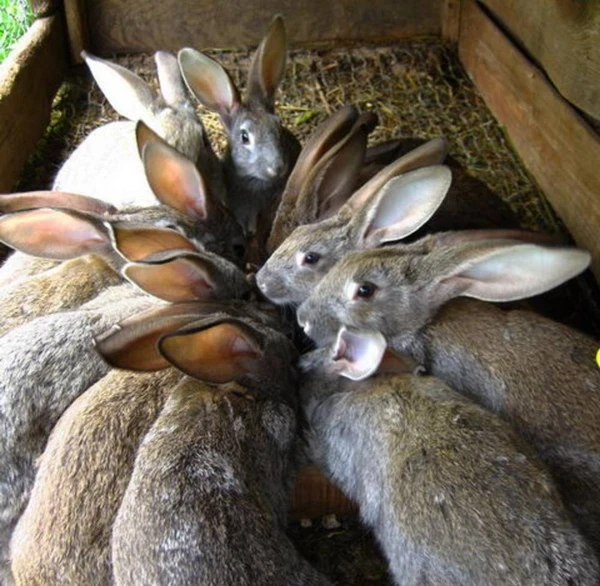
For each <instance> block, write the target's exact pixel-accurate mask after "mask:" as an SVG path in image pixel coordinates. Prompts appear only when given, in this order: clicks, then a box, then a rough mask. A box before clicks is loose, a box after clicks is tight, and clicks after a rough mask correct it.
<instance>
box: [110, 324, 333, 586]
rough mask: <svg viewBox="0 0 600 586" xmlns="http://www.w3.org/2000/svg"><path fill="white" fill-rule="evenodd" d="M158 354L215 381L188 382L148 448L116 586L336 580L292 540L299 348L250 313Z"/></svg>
mask: <svg viewBox="0 0 600 586" xmlns="http://www.w3.org/2000/svg"><path fill="white" fill-rule="evenodd" d="M158 349H159V351H160V352H161V354H162V355H163V356H164V357H166V358H167V359H168V360H169V361H170V362H171V363H173V364H174V365H176V366H177V367H178V368H180V369H181V370H183V371H185V372H187V373H188V374H191V375H192V376H194V377H195V378H198V379H200V380H203V381H206V382H197V381H194V380H192V379H189V378H185V379H183V380H182V381H181V382H180V383H179V385H177V387H175V388H174V390H173V392H172V393H171V395H170V397H169V399H168V400H167V402H166V404H165V407H164V409H163V411H162V412H161V414H160V415H159V417H158V419H157V420H156V422H155V423H154V425H153V426H152V428H151V429H150V431H149V433H148V434H147V435H146V437H145V438H144V441H143V442H142V444H141V446H140V448H139V451H138V454H137V457H136V461H135V466H134V470H133V474H132V477H131V481H130V483H129V486H128V487H127V490H126V492H125V496H124V498H123V502H122V504H121V507H120V509H119V513H118V515H117V518H116V521H115V525H114V529H113V539H112V545H113V549H112V552H113V564H114V575H115V582H116V584H128V585H133V584H165V585H167V584H168V585H170V586H175V585H177V584H186V585H189V584H202V585H210V584H222V585H225V584H228V585H229V584H230V585H232V586H233V585H236V586H244V585H250V584H252V585H253V586H254V585H257V586H258V585H265V586H266V585H267V584H268V585H274V584H281V585H282V586H283V585H284V584H285V585H301V584H302V585H317V584H319V585H326V584H329V582H328V581H327V580H326V579H325V577H323V576H321V575H320V574H318V573H317V572H316V571H315V570H314V569H312V568H311V567H310V566H309V565H308V563H307V562H306V561H305V560H303V559H302V558H301V557H300V556H299V555H298V553H297V552H296V551H295V549H294V547H293V545H292V544H291V542H290V541H289V539H288V538H287V536H286V535H285V525H286V513H287V507H288V503H289V492H290V488H291V478H292V475H293V468H294V467H293V465H292V450H293V447H294V445H295V436H296V415H295V413H296V394H295V383H294V373H293V369H292V366H291V360H292V359H293V357H294V349H293V347H292V345H291V344H290V342H289V341H288V340H287V339H286V338H285V337H283V336H282V335H281V334H280V333H279V332H277V331H275V330H273V329H271V328H268V327H265V326H264V325H261V324H259V323H256V322H255V321H254V320H252V319H249V318H247V317H244V318H225V319H223V318H216V319H213V318H209V319H205V320H202V321H200V322H197V323H196V324H189V325H188V326H184V327H183V328H181V329H180V330H179V331H176V332H173V333H172V334H167V335H165V336H163V337H162V338H161V340H160V341H159V343H158ZM174 551H176V552H177V553H176V555H173V554H174Z"/></svg>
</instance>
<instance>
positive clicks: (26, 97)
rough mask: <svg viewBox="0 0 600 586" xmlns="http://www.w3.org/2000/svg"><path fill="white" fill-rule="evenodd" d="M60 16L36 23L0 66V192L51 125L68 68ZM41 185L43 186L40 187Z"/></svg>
mask: <svg viewBox="0 0 600 586" xmlns="http://www.w3.org/2000/svg"><path fill="white" fill-rule="evenodd" d="M59 17H60V15H58V14H57V15H54V16H49V17H46V18H41V19H38V20H36V21H35V22H34V24H33V25H32V26H31V28H30V29H29V31H28V32H27V33H26V34H25V36H23V37H22V38H21V40H20V41H19V42H18V44H17V46H16V47H15V48H14V50H13V51H12V53H11V54H10V55H9V57H8V59H6V61H4V63H2V65H0V191H2V192H6V191H10V190H11V189H12V187H13V185H14V184H15V182H16V180H17V179H18V177H19V175H20V174H21V170H22V169H23V165H24V164H25V161H26V160H27V158H28V157H29V155H30V154H31V153H32V151H33V149H34V148H35V145H36V143H37V141H38V140H39V139H40V137H41V136H42V134H43V132H44V130H45V129H46V126H48V122H49V121H50V110H51V107H52V100H53V98H54V95H55V93H56V91H57V89H58V88H59V86H60V84H61V83H62V80H63V78H64V76H65V72H66V68H67V59H66V50H65V47H66V39H65V30H64V26H63V23H62V20H61V18H59ZM40 187H42V186H40Z"/></svg>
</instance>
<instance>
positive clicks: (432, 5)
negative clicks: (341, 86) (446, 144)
mask: <svg viewBox="0 0 600 586" xmlns="http://www.w3.org/2000/svg"><path fill="white" fill-rule="evenodd" d="M66 1H67V2H68V3H69V2H70V3H72V4H74V5H79V7H80V10H81V11H83V12H84V13H85V14H84V16H83V18H85V19H86V20H87V22H88V23H93V26H90V27H89V35H90V37H89V42H90V49H91V50H92V51H95V52H97V53H98V54H100V55H106V54H109V53H113V52H135V51H152V50H156V49H167V50H178V49H180V48H181V47H183V46H192V47H195V48H198V49H201V48H203V47H204V48H205V47H218V48H242V47H248V46H255V45H257V44H258V42H259V41H260V39H261V38H262V36H263V34H264V32H265V30H266V28H267V26H268V24H269V22H270V20H271V18H272V16H273V15H274V14H277V13H281V14H283V15H284V17H285V21H286V28H287V30H288V34H289V38H290V41H291V42H292V43H293V44H309V43H310V44H312V43H320V42H327V41H336V42H340V41H356V40H382V39H385V40H388V41H389V40H394V39H399V38H403V37H407V36H415V35H427V34H433V35H434V34H439V31H440V11H441V5H442V0H368V1H366V0H329V1H323V0H303V1H302V2H298V1H296V0H261V2H250V1H247V2H239V1H238V0H195V1H182V0H160V1H154V2H149V1H148V0H66Z"/></svg>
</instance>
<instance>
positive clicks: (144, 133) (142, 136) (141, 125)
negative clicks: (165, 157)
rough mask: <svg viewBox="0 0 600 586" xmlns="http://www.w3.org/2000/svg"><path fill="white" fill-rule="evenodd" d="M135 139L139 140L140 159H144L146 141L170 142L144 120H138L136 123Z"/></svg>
mask: <svg viewBox="0 0 600 586" xmlns="http://www.w3.org/2000/svg"><path fill="white" fill-rule="evenodd" d="M135 140H136V142H137V147H138V153H139V154H140V159H142V160H143V152H144V147H145V146H146V143H148V142H150V141H154V142H160V143H164V144H168V143H167V142H166V141H165V140H164V139H163V138H162V137H161V136H160V135H159V134H157V133H156V132H154V130H152V128H150V127H149V126H148V125H147V124H146V123H145V122H144V121H143V120H138V121H137V123H136V125H135Z"/></svg>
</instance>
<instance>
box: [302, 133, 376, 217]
mask: <svg viewBox="0 0 600 586" xmlns="http://www.w3.org/2000/svg"><path fill="white" fill-rule="evenodd" d="M366 148H367V130H366V128H365V127H363V126H359V127H358V128H357V129H356V131H354V132H353V133H351V134H349V135H348V136H347V137H346V138H345V139H344V140H343V141H341V142H340V143H339V144H337V145H336V146H335V148H334V149H331V151H330V153H328V154H327V161H326V162H325V163H324V164H323V165H322V167H321V168H320V169H319V170H318V172H317V176H316V177H315V183H316V185H317V187H316V193H315V194H311V196H310V197H311V199H314V200H315V203H316V204H317V210H316V217H315V220H317V219H318V220H321V219H324V218H326V217H329V216H331V215H333V214H334V213H336V212H337V211H338V210H339V208H340V207H341V206H342V205H343V204H344V203H346V201H347V199H348V198H349V197H350V196H351V195H352V193H353V192H354V190H355V188H356V182H357V180H358V176H359V174H360V168H361V164H362V161H363V159H364V156H365V150H366Z"/></svg>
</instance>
